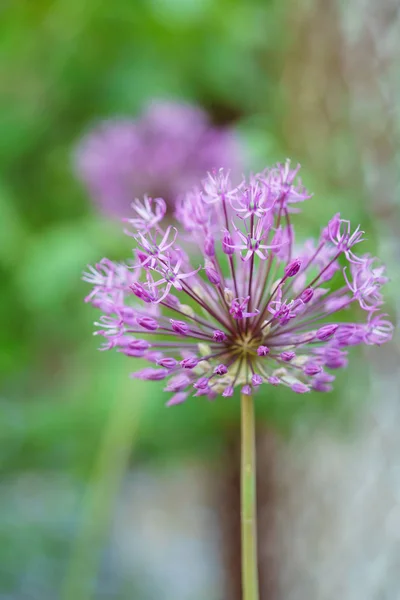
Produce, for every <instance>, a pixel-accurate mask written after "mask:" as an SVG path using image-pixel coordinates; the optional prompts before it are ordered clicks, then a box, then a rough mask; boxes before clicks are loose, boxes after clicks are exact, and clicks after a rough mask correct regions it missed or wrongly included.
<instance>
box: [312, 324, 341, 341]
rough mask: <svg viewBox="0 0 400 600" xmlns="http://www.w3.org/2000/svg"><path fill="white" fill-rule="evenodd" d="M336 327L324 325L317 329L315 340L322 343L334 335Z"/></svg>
mask: <svg viewBox="0 0 400 600" xmlns="http://www.w3.org/2000/svg"><path fill="white" fill-rule="evenodd" d="M338 327H339V325H324V326H323V327H321V328H320V329H318V331H317V333H316V338H317V339H318V340H320V341H321V342H324V341H326V340H328V339H329V338H330V337H332V336H333V335H334V333H335V332H336V331H337V328H338Z"/></svg>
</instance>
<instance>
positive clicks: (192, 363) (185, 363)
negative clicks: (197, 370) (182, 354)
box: [181, 357, 199, 369]
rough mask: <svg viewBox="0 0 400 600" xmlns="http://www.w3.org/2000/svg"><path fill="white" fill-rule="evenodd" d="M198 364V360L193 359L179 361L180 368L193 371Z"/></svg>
mask: <svg viewBox="0 0 400 600" xmlns="http://www.w3.org/2000/svg"><path fill="white" fill-rule="evenodd" d="M198 364H199V359H198V358H195V357H189V358H184V359H183V360H182V361H181V366H182V367H183V368H184V369H194V367H196V366H197V365H198Z"/></svg>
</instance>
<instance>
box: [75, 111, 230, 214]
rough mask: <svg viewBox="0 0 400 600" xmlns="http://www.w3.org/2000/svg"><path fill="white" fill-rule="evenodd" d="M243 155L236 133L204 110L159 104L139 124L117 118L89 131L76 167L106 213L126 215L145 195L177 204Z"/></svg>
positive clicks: (143, 115) (76, 160)
mask: <svg viewBox="0 0 400 600" xmlns="http://www.w3.org/2000/svg"><path fill="white" fill-rule="evenodd" d="M239 155H240V150H239V144H238V142H237V140H236V139H235V137H234V134H233V132H232V131H231V130H229V129H221V128H217V127H213V126H212V125H211V124H210V122H209V120H208V117H207V115H206V113H205V112H203V111H202V110H201V109H200V108H198V107H195V106H190V105H186V104H181V103H175V102H168V101H153V102H151V103H150V104H149V105H148V106H147V108H146V109H145V111H144V112H143V113H142V115H141V116H140V117H139V118H138V119H136V120H135V119H128V118H126V119H122V118H121V119H112V120H109V121H105V122H103V123H102V124H100V126H98V127H97V128H96V129H94V130H93V131H91V132H89V133H88V134H87V135H86V137H84V138H83V140H82V141H81V143H80V144H79V146H78V149H77V151H76V156H75V169H76V172H77V174H78V177H79V178H80V179H81V181H82V182H83V183H84V185H85V186H86V188H87V189H88V191H89V194H90V196H91V197H92V198H93V200H94V201H95V202H96V204H98V206H99V207H100V208H101V209H102V210H103V211H104V212H106V213H107V214H109V215H115V216H125V215H126V213H127V211H128V210H129V206H130V204H131V202H133V201H134V200H135V198H141V197H142V196H143V195H144V194H149V195H150V196H151V197H155V198H156V197H157V196H162V197H163V198H164V199H165V200H166V202H167V204H168V205H171V206H173V205H174V203H175V200H176V198H177V196H178V195H179V194H181V193H182V192H186V191H187V190H188V189H189V188H191V186H192V185H194V184H195V183H196V182H197V181H198V179H199V178H200V177H203V176H204V175H205V174H206V172H207V171H209V170H210V169H213V168H215V167H220V166H223V167H229V168H231V169H232V168H233V169H236V168H237V167H239V164H238V163H239V162H240V160H239Z"/></svg>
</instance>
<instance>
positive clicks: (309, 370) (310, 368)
mask: <svg viewBox="0 0 400 600" xmlns="http://www.w3.org/2000/svg"><path fill="white" fill-rule="evenodd" d="M321 371H322V367H320V366H319V365H317V364H316V363H313V362H310V363H308V364H307V365H306V366H305V367H304V373H305V374H306V375H309V376H310V377H313V376H314V375H318V373H320V372H321Z"/></svg>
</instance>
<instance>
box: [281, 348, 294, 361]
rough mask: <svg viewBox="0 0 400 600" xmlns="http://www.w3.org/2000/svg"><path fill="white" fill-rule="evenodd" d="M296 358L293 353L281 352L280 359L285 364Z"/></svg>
mask: <svg viewBox="0 0 400 600" xmlns="http://www.w3.org/2000/svg"><path fill="white" fill-rule="evenodd" d="M295 356H296V353H295V352H291V351H289V350H285V351H284V352H281V354H280V357H281V359H282V360H284V361H285V362H290V361H291V360H293V359H294V357H295Z"/></svg>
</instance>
